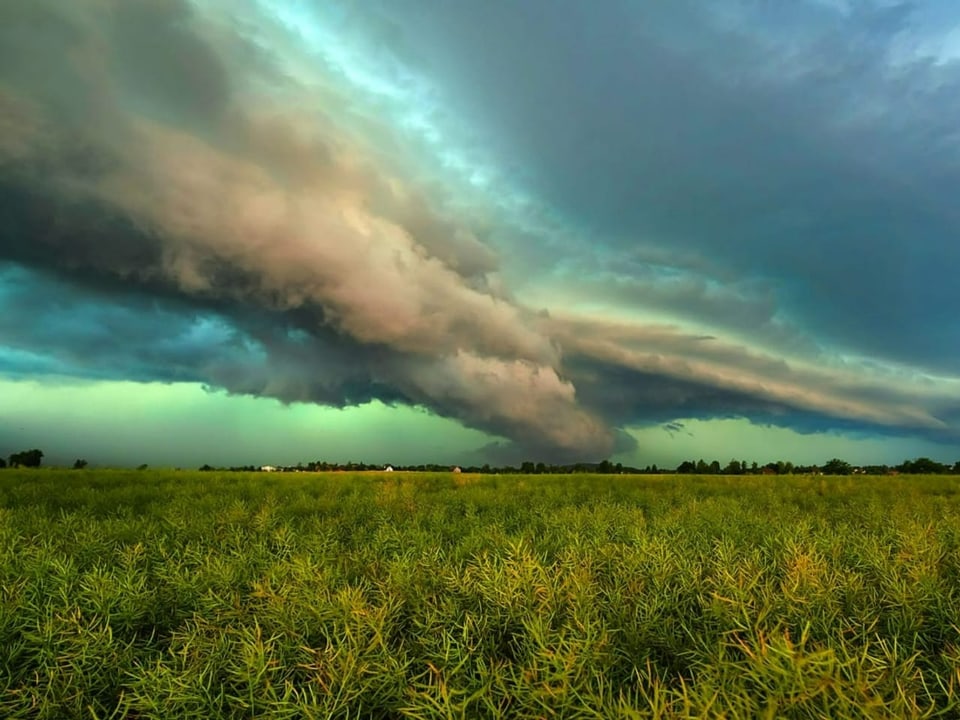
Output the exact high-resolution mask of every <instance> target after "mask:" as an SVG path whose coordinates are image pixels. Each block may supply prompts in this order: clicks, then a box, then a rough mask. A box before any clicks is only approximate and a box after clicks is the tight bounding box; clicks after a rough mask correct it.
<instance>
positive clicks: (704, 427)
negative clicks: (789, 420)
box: [617, 418, 960, 468]
mask: <svg viewBox="0 0 960 720" xmlns="http://www.w3.org/2000/svg"><path fill="white" fill-rule="evenodd" d="M679 422H681V423H682V424H683V429H682V430H679V431H676V432H667V431H666V430H665V429H664V428H663V427H662V426H655V427H647V428H630V430H629V432H630V434H631V435H633V436H634V437H635V438H636V439H637V442H638V443H639V446H640V449H639V451H638V452H637V454H636V455H637V459H633V458H628V457H627V456H626V455H622V456H619V457H618V458H617V459H618V460H619V461H620V462H623V463H628V462H634V461H635V462H638V463H640V464H641V465H642V466H646V465H648V464H651V463H656V464H658V465H659V466H660V467H667V468H670V467H676V466H677V465H679V464H680V463H681V462H683V461H684V460H699V459H701V458H702V459H703V460H706V461H707V462H710V461H712V460H718V461H719V462H720V464H721V465H726V464H727V463H728V462H729V461H730V460H741V461H743V460H745V461H747V462H748V463H751V462H754V461H756V462H757V463H759V464H760V465H764V464H766V463H768V462H776V461H778V460H783V461H785V462H786V461H789V462H793V463H795V464H801V465H819V464H822V463H824V462H826V461H827V460H829V459H830V458H834V457H838V458H841V459H844V460H847V461H848V462H851V463H853V464H855V465H871V464H873V465H898V464H900V463H901V462H903V461H904V460H906V459H914V458H916V457H929V458H932V459H934V460H937V461H938V462H948V463H953V462H956V460H957V459H958V457H960V449H955V448H954V449H953V450H952V451H951V449H950V448H947V447H944V446H943V445H938V444H936V443H932V442H925V441H923V440H919V439H917V438H906V437H878V436H854V435H845V434H841V433H837V432H815V433H799V432H797V431H795V430H791V429H789V428H782V427H775V426H771V425H757V424H754V423H751V422H750V421H749V420H747V419H744V418H736V419H733V418H727V419H720V420H680V421H679ZM952 452H953V453H955V454H956V455H957V456H958V457H953V455H952V454H951V453H952Z"/></svg>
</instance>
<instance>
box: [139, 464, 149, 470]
mask: <svg viewBox="0 0 960 720" xmlns="http://www.w3.org/2000/svg"><path fill="white" fill-rule="evenodd" d="M148 467H150V466H149V465H147V464H146V463H143V465H137V470H146V469H147V468H148Z"/></svg>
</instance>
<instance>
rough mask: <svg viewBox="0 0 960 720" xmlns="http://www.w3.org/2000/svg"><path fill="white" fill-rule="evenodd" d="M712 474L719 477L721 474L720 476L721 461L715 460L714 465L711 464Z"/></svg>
mask: <svg viewBox="0 0 960 720" xmlns="http://www.w3.org/2000/svg"><path fill="white" fill-rule="evenodd" d="M710 472H711V473H713V474H714V475H719V474H720V461H719V460H714V461H713V462H712V463H710Z"/></svg>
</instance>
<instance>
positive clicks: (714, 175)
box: [0, 0, 960, 460]
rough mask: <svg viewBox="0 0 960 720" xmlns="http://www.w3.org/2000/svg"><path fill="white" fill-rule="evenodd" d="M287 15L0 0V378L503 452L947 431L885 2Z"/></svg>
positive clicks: (952, 160)
mask: <svg viewBox="0 0 960 720" xmlns="http://www.w3.org/2000/svg"><path fill="white" fill-rule="evenodd" d="M310 7H311V4H310V3H306V2H293V1H292V0H291V1H289V2H288V1H286V0H251V2H250V3H245V4H235V3H228V2H218V1H217V0H210V2H208V3H202V4H201V3H196V4H194V3H191V2H187V1H186V0H78V1H77V2H72V3H63V2H59V1H58V0H12V2H7V3H4V4H3V5H2V6H0V260H2V261H6V263H7V264H6V265H4V266H2V267H3V270H2V273H0V298H2V307H3V311H4V312H3V316H2V318H0V347H3V348H5V349H6V350H5V353H4V354H3V355H2V356H0V368H6V372H8V373H11V374H18V375H20V374H23V373H25V372H27V367H28V365H29V364H30V363H31V362H35V363H36V366H35V373H37V374H41V373H64V374H73V375H77V376H81V377H97V378H103V377H107V378H129V379H137V380H162V381H168V382H171V381H180V380H189V381H194V382H201V383H207V384H210V385H213V386H216V387H223V388H225V389H227V390H228V391H230V392H234V393H245V394H252V395H262V396H269V397H275V398H279V399H281V400H283V401H286V402H314V403H322V404H327V405H334V406H344V405H348V404H357V403H363V402H366V401H369V400H371V399H380V400H383V401H385V402H388V403H404V404H411V405H418V406H423V407H426V408H429V409H430V410H431V411H433V412H435V413H437V414H439V415H442V416H445V417H450V418H454V419H457V420H459V421H461V422H463V423H465V424H467V425H469V426H471V427H475V428H480V429H483V430H485V431H487V432H489V433H491V434H493V435H495V436H499V437H501V438H504V439H505V440H504V441H503V442H499V441H498V443H497V444H496V445H495V446H494V447H491V448H489V449H488V452H489V453H490V454H496V453H501V454H503V455H504V456H505V457H506V456H508V455H509V456H511V457H514V456H516V457H530V456H542V457H547V456H550V457H555V458H563V459H571V460H575V459H582V458H586V459H599V458H601V457H603V456H605V455H607V454H608V453H610V452H612V451H614V450H617V449H623V448H627V447H629V444H630V442H631V440H630V438H629V436H627V435H626V434H625V433H624V432H623V428H624V427H626V426H629V425H632V424H662V423H670V422H671V421H673V420H675V419H676V418H680V417H698V418H700V417H730V416H746V417H751V418H757V419H761V420H763V421H765V422H766V421H768V419H769V418H775V422H777V423H778V424H783V425H787V426H797V427H805V426H807V424H810V423H814V424H816V423H820V425H821V427H844V428H846V427H856V428H881V429H883V431H884V432H904V433H919V434H924V435H927V436H932V435H936V436H937V437H938V438H941V439H942V440H943V441H944V442H953V441H954V439H955V437H956V432H955V428H956V427H957V417H956V416H957V410H956V408H957V407H958V406H960V401H958V398H960V390H958V382H957V379H956V377H952V376H949V375H943V374H942V373H941V376H936V377H935V376H934V375H933V374H932V373H931V372H930V371H931V370H932V369H936V368H939V369H941V370H942V369H943V368H945V367H948V366H951V363H952V362H953V360H952V358H953V356H954V354H955V353H954V351H956V350H958V349H960V342H958V326H957V320H956V317H955V315H954V314H953V313H952V312H951V308H953V307H955V306H956V305H957V302H958V300H960V298H958V296H957V292H958V291H957V289H956V287H957V286H955V285H951V284H950V283H949V282H948V279H949V275H948V268H949V266H950V265H951V264H953V265H954V266H955V265H956V261H957V260H960V256H958V255H957V253H958V252H960V250H958V247H960V244H958V243H953V242H951V240H952V238H953V235H952V234H951V233H953V231H954V230H955V229H956V227H957V226H956V225H955V220H956V218H955V214H954V211H953V209H952V206H951V205H950V204H949V202H948V201H949V199H950V196H949V193H948V192H947V190H946V189H945V188H946V187H948V186H949V184H950V183H953V181H954V180H956V179H960V178H956V177H955V174H956V173H957V172H958V170H957V168H958V167H960V164H958V163H957V162H956V160H957V157H956V154H955V148H954V147H953V145H951V143H950V140H949V135H948V132H950V130H949V123H948V122H947V121H946V120H945V119H944V115H940V114H938V115H934V112H933V108H934V106H935V105H936V106H937V107H938V108H939V112H941V113H949V112H950V109H951V108H954V106H955V104H956V102H957V101H956V100H955V99H954V93H953V89H954V88H955V80H954V78H955V76H956V73H955V72H954V70H953V66H943V67H941V66H935V65H934V64H933V63H930V62H920V61H911V62H908V63H905V64H902V65H901V66H898V67H896V68H893V66H890V65H889V63H888V62H887V59H888V55H889V48H890V47H891V45H892V43H893V40H894V39H895V38H898V37H899V33H900V32H901V30H902V28H904V27H905V26H906V25H908V24H909V22H910V17H911V15H910V13H909V12H899V13H885V12H881V11H871V12H867V13H866V14H864V13H865V12H866V11H857V12H854V13H852V14H850V15H842V14H841V15H837V14H836V13H833V14H831V12H830V11H823V12H822V13H820V14H817V13H813V12H812V11H811V12H806V13H805V11H804V10H803V9H801V10H797V9H795V8H794V9H793V10H790V11H789V12H791V13H793V14H795V15H796V20H797V25H796V26H797V28H798V30H797V32H796V33H793V34H791V37H790V42H784V41H783V38H781V37H779V36H778V35H777V33H778V32H783V25H782V24H777V23H776V22H770V18H768V17H765V16H762V15H756V14H751V13H744V12H740V11H737V12H730V13H727V14H724V13H722V12H719V11H713V12H699V11H694V7H693V5H687V4H684V3H678V4H671V5H670V6H669V9H667V8H668V6H658V7H656V8H645V9H644V8H638V7H637V6H636V5H634V4H631V3H625V4H619V3H609V4H606V5H605V6H604V8H603V11H602V12H598V11H597V9H596V8H589V7H587V6H586V5H581V4H573V3H571V4H555V3H549V4H542V3H540V2H529V3H523V4H513V3H505V4H491V3H484V4H463V3H459V4H450V5H443V6H438V5H436V4H431V5H430V12H429V13H427V12H426V11H425V10H424V9H423V6H419V9H418V4H417V3H399V2H398V3H397V4H390V5H389V6H385V7H384V9H383V12H381V13H376V14H371V13H364V12H361V11H358V10H357V9H356V8H355V7H354V8H353V9H350V8H348V7H347V6H340V5H338V4H337V3H333V4H331V5H327V4H319V3H318V4H316V5H315V11H310ZM718 7H727V8H728V9H730V10H736V9H737V8H738V7H739V6H735V5H730V6H718ZM804 7H807V6H804ZM864 7H866V6H864ZM331 8H333V9H332V10H331ZM807 10H809V8H807ZM328 12H329V13H331V14H332V15H336V16H337V17H339V18H340V19H339V20H338V22H340V25H336V24H334V25H331V26H330V27H327V28H325V29H324V32H320V30H319V29H318V27H319V25H322V23H323V22H324V20H323V18H324V17H326V16H325V15H324V13H328ZM824 18H826V19H824ZM311 23H313V24H312V25H311ZM331 28H333V29H334V30H335V31H331ZM314 31H316V32H314ZM791 32H792V31H791ZM324 33H325V34H324ZM851 38H852V40H851ZM848 41H849V42H852V43H853V48H852V49H851V47H848V45H847V44H845V43H847V42H848ZM351 42H355V43H357V45H356V47H354V48H351V47H348V46H349V44H350V43H351ZM411 48H415V50H411ZM814 50H816V52H814ZM361 51H362V52H361ZM354 64H355V65H356V66H354ZM374 70H379V71H380V73H381V74H380V75H378V74H377V73H376V72H374ZM418 78H419V79H418ZM905 88H909V89H911V91H912V93H913V94H912V95H911V99H910V101H909V102H900V101H899V99H900V93H901V91H902V90H903V89H905ZM958 109H960V108H958ZM451 118H453V119H454V120H456V122H453V121H451ZM459 118H463V119H464V122H463V123H460V122H459ZM452 125H470V127H472V128H474V130H475V131H469V132H468V131H466V130H465V131H463V132H462V137H464V138H466V137H469V138H472V142H474V143H475V144H476V146H477V147H480V146H482V148H483V150H484V152H486V153H488V155H489V156H490V157H494V158H499V159H501V160H502V159H503V158H507V157H509V158H510V160H509V161H506V160H504V161H503V162H502V165H503V171H502V173H501V174H500V175H490V176H489V177H495V179H496V178H501V177H504V178H509V179H510V180H511V181H516V182H517V183H518V184H520V185H525V186H526V192H527V195H523V194H521V193H519V190H517V189H516V188H513V187H508V186H507V185H506V184H501V183H499V182H494V181H490V180H489V177H488V175H487V174H485V172H486V171H485V170H483V168H479V167H473V166H472V165H471V162H473V160H472V159H471V158H473V157H474V156H475V155H477V152H474V151H477V147H472V148H466V149H462V151H461V149H457V148H455V147H453V146H452V144H451V142H452V141H450V140H449V138H448V137H447V135H445V134H444V132H441V129H442V128H443V127H448V126H452ZM411 128H413V129H411ZM415 131H416V132H420V134H421V135H420V136H417V135H416V132H415ZM471 133H472V134H471ZM450 137H454V136H453V135H451V136H450ZM456 137H458V138H459V137H461V136H460V135H457V136H456ZM481 154H482V153H481ZM454 171H456V172H454ZM457 172H459V173H461V175H462V174H466V175H469V177H470V181H469V182H467V183H459V184H457V183H456V182H453V181H451V180H450V178H451V177H453V175H456V173H457ZM515 191H516V194H515ZM547 249H549V253H547V252H546V250H547ZM508 263H511V264H512V265H511V266H509V267H504V265H505V264H508ZM508 280H509V281H508ZM537 288H539V289H541V290H542V292H543V293H544V294H545V295H549V296H550V297H551V303H550V304H549V305H548V307H547V312H545V313H539V312H537V311H536V310H535V307H531V306H530V305H528V303H527V302H526V301H525V299H524V292H527V293H532V291H533V290H534V289H537ZM554 301H555V302H554ZM591 303H599V304H601V305H603V306H604V307H603V308H601V310H599V311H598V312H599V316H597V317H593V316H590V315H587V314H586V311H584V312H583V313H581V314H578V313H580V309H579V308H578V306H579V305H582V306H588V305H590V304H591ZM565 304H568V305H569V309H568V308H567V307H565ZM536 307H539V305H537V306H536ZM610 308H614V309H616V310H618V311H621V312H620V314H619V315H618V317H621V316H622V315H623V314H624V313H626V314H630V313H633V315H634V319H633V320H632V321H630V322H625V323H623V322H619V321H616V320H614V319H613V316H612V315H610V314H608V315H604V312H608V313H609V311H610ZM660 315H662V316H663V318H667V319H668V320H672V319H676V318H680V319H683V320H685V321H689V322H690V324H691V326H695V327H696V331H692V330H689V329H684V328H683V327H680V326H678V325H674V324H671V322H669V321H668V320H663V321H661V322H656V321H654V320H651V319H650V317H649V316H654V318H656V317H657V316H660ZM637 318H640V320H638V319H637ZM726 335H732V336H736V337H737V338H741V339H736V340H735V339H732V337H727V336H726ZM841 341H842V342H841ZM751 343H753V345H751ZM831 345H834V346H842V347H843V349H845V350H846V351H848V352H849V353H851V354H852V355H871V354H875V355H876V356H877V358H878V364H877V366H876V367H873V368H868V367H867V364H866V363H865V362H864V361H863V360H843V359H842V358H841V357H840V356H836V355H830V354H829V352H828V351H827V350H826V349H825V348H828V347H830V346H831ZM761 348H762V349H761ZM797 358H800V359H799V360H798V359H797ZM890 360H912V361H915V362H916V363H917V367H918V368H923V369H922V370H921V369H916V370H914V369H911V368H910V367H909V366H903V367H901V366H894V365H890V364H889V363H888V361H890ZM804 363H813V364H812V365H809V364H804ZM844 363H852V364H851V365H849V366H848V365H845V364H844ZM951 367H952V366H951Z"/></svg>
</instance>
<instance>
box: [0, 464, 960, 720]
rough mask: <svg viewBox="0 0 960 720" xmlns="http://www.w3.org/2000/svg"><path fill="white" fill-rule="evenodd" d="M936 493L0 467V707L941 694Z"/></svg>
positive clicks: (800, 699)
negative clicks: (5, 468)
mask: <svg viewBox="0 0 960 720" xmlns="http://www.w3.org/2000/svg"><path fill="white" fill-rule="evenodd" d="M958 493H960V478H956V477H918V476H913V477H891V478H886V477H884V478H872V477H871V478H866V477H862V478H857V477H853V478H823V477H791V478H784V477H781V478H771V477H759V476H757V477H753V476H751V477H737V478H723V477H710V478H699V477H690V476H684V477H679V476H656V477H631V476H582V475H581V476H549V477H548V476H512V477H510V476H469V475H453V474H449V475H406V474H402V473H394V474H356V475H351V474H342V473H341V474H327V475H321V474H307V473H304V474H229V473H223V474H220V473H193V472H168V473H159V472H156V473H155V472H152V471H147V472H135V471H130V472H121V471H55V470H39V471H20V470H5V471H0V588H2V591H0V717H3V718H11V719H12V718H51V719H56V720H63V719H68V718H86V719H88V720H93V719H94V718H97V719H99V720H105V719H106V718H128V719H133V718H138V719H142V718H157V719H162V720H178V719H180V718H197V719H198V720H199V719H204V720H206V719H212V718H344V719H346V718H367V717H369V718H497V717H506V718H549V717H562V718H618V717H619V718H655V717H660V718H690V717H709V718H714V717H715V718H721V717H725V718H763V717H768V718H813V717H819V718H846V717H864V718H867V717H869V718H883V717H889V718H907V717H960V687H958V683H960V627H958V623H960V494H958Z"/></svg>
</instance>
